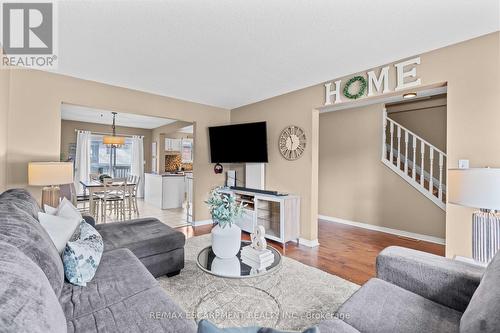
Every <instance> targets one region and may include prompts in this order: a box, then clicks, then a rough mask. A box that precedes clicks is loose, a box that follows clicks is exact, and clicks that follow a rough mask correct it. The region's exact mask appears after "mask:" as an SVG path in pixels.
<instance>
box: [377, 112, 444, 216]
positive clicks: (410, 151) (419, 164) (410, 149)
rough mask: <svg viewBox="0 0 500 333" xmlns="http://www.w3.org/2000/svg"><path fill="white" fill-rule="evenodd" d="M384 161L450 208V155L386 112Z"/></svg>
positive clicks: (433, 200) (434, 200)
mask: <svg viewBox="0 0 500 333" xmlns="http://www.w3.org/2000/svg"><path fill="white" fill-rule="evenodd" d="M382 124H383V131H382V133H383V134H382V163H384V164H385V165H386V166H387V167H389V168H390V169H391V170H392V171H394V172H395V173H397V174H398V175H399V176H401V178H403V179H404V180H406V181H407V182H408V183H409V184H410V185H411V186H413V187H414V188H415V189H417V190H418V191H419V192H420V193H422V194H423V195H424V196H425V197H426V198H428V199H429V200H431V201H432V202H433V203H435V204H436V205H437V206H439V207H440V208H441V209H443V210H446V179H445V178H444V177H446V175H445V174H443V167H444V166H445V165H446V154H445V153H444V152H442V151H441V150H439V149H438V148H437V147H435V146H434V145H432V144H431V143H429V142H427V141H426V140H424V139H423V138H421V137H420V136H418V135H417V134H415V133H413V132H412V131H410V130H408V129H407V128H405V127H404V126H402V125H401V124H399V123H397V122H395V121H394V120H392V119H390V118H388V117H387V112H386V111H385V110H384V112H383V121H382Z"/></svg>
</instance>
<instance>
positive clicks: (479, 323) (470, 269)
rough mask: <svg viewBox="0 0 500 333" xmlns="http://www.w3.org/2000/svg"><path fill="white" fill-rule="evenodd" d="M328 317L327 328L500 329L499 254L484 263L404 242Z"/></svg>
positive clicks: (471, 332) (467, 332)
mask: <svg viewBox="0 0 500 333" xmlns="http://www.w3.org/2000/svg"><path fill="white" fill-rule="evenodd" d="M338 312H339V315H340V316H339V317H340V318H343V323H342V324H347V325H346V326H349V327H346V326H344V325H342V324H341V323H339V321H340V320H335V321H325V322H322V323H320V325H319V327H320V330H321V332H322V333H334V332H335V333H338V332H343V333H348V332H361V333H365V332H369V333H379V332H380V333H385V332H393V333H397V332H426V333H427V332H439V333H446V332H460V333H476V332H487V333H493V332H500V255H497V256H496V257H495V258H494V259H493V260H492V262H491V263H490V265H489V266H488V267H487V268H486V270H485V269H484V268H480V267H477V266H473V265H470V264H467V263H463V262H458V261H455V260H452V259H448V258H443V257H440V256H436V255H432V254H429V253H425V252H420V251H415V250H411V249H407V248H402V247H388V248H386V249H385V250H383V251H382V252H381V253H380V254H379V255H378V257H377V277H376V278H373V279H371V280H370V281H368V282H367V283H366V284H365V285H364V286H363V287H361V288H360V289H359V290H358V291H357V292H356V293H355V294H354V295H352V296H351V298H350V299H349V300H347V301H346V302H345V303H344V304H343V305H342V306H341V307H340V308H339V310H338Z"/></svg>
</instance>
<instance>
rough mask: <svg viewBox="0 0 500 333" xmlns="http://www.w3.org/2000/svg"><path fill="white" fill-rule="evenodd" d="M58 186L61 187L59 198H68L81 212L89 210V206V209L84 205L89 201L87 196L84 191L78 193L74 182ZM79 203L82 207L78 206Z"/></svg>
mask: <svg viewBox="0 0 500 333" xmlns="http://www.w3.org/2000/svg"><path fill="white" fill-rule="evenodd" d="M59 188H60V189H61V199H62V198H66V199H68V200H69V201H70V202H71V203H72V204H73V206H75V207H76V208H77V209H78V210H79V211H80V212H81V213H89V212H90V211H89V210H90V207H89V209H87V207H86V204H87V203H88V202H89V196H88V195H87V194H85V193H84V194H82V195H78V194H77V193H76V187H75V184H74V183H71V184H63V185H59ZM79 204H83V207H79ZM89 206H90V205H89Z"/></svg>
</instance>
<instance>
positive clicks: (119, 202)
mask: <svg viewBox="0 0 500 333" xmlns="http://www.w3.org/2000/svg"><path fill="white" fill-rule="evenodd" d="M103 184H104V191H103V192H102V193H101V194H99V195H97V197H98V198H99V201H100V205H101V221H102V223H106V217H107V215H108V211H109V212H114V213H115V216H116V217H117V219H119V220H125V198H126V195H127V179H126V178H107V179H104V182H103Z"/></svg>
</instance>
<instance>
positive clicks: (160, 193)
mask: <svg viewBox="0 0 500 333" xmlns="http://www.w3.org/2000/svg"><path fill="white" fill-rule="evenodd" d="M185 191H186V190H185V181H184V176H183V175H157V174H151V173H147V174H146V177H145V183H144V201H145V202H147V203H149V204H151V205H153V206H155V207H158V208H161V209H171V208H181V207H182V203H183V201H184V195H185Z"/></svg>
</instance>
